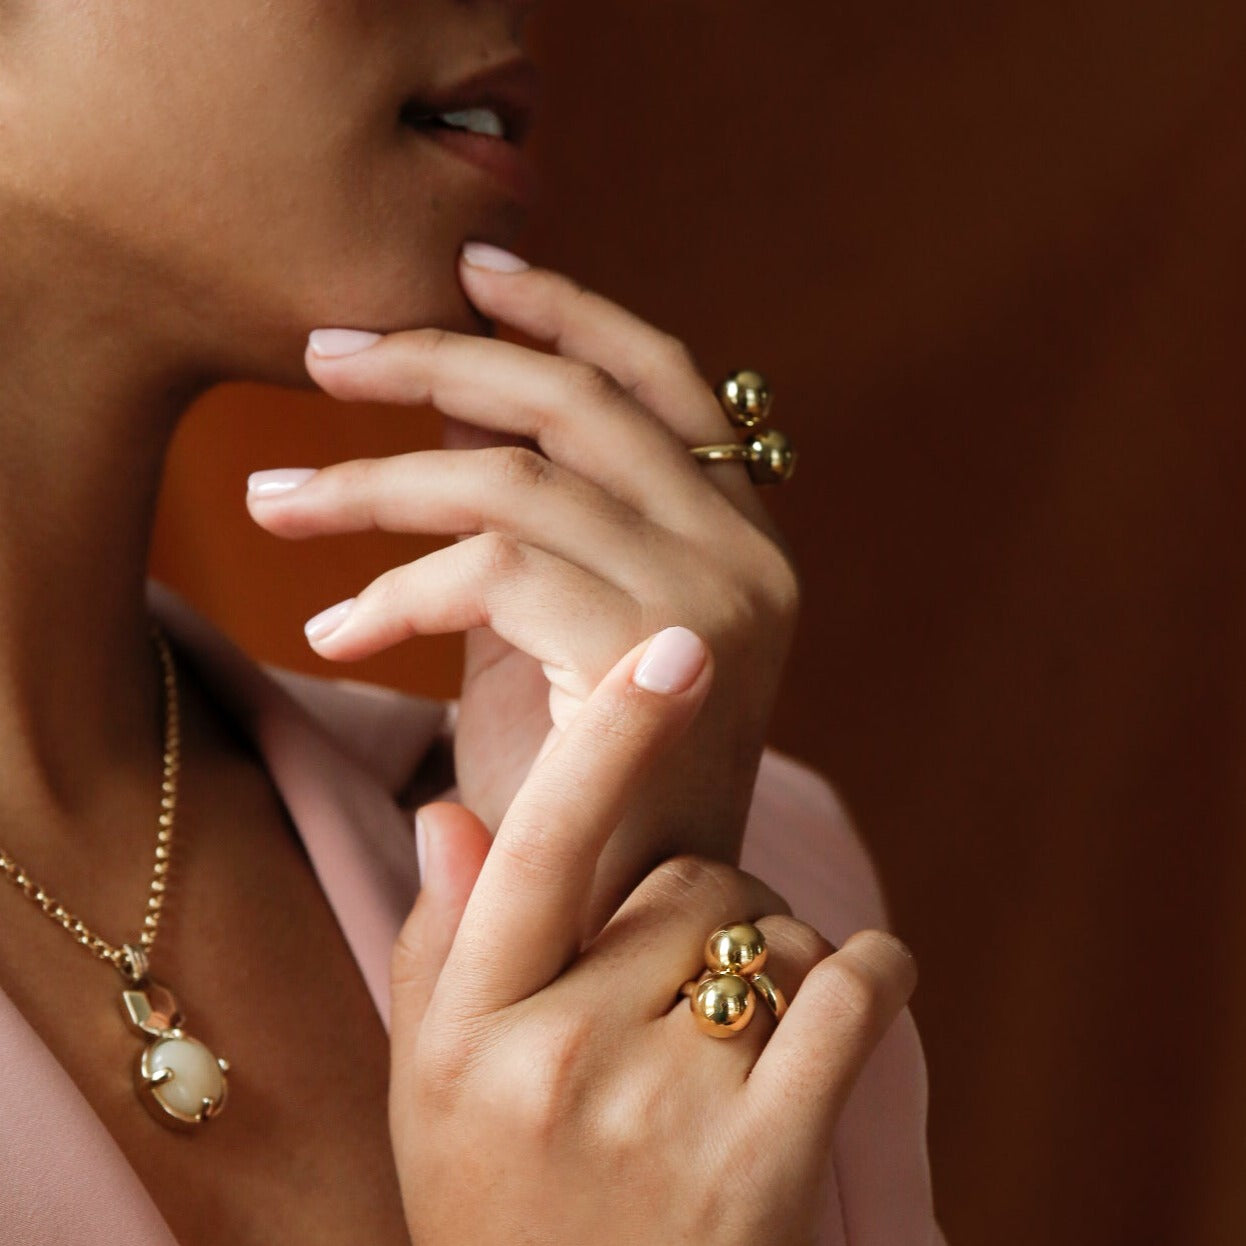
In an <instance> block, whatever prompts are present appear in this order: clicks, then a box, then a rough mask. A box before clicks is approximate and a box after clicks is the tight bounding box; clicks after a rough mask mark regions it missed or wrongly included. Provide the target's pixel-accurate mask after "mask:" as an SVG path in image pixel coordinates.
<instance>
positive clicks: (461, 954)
mask: <svg viewBox="0 0 1246 1246" xmlns="http://www.w3.org/2000/svg"><path fill="white" fill-rule="evenodd" d="M663 639H670V640H672V641H673V643H674V661H673V662H672V663H669V664H667V665H666V667H665V669H662V663H661V661H658V662H656V667H657V669H655V663H651V664H650V665H649V666H648V667H647V668H646V669H647V672H648V674H649V675H651V676H653V675H656V676H657V677H658V678H657V680H656V681H655V682H656V683H657V684H658V686H665V687H667V688H669V689H670V691H669V693H667V694H665V695H663V694H656V693H654V692H652V691H646V690H645V689H644V688H643V687H640V686H638V685H637V683H636V682H634V678H633V672H634V670H636V669H638V667H637V661H638V658H640V656H641V652H642V649H643V646H638V647H637V648H636V649H635V650H633V651H632V652H631V653H629V654H628V655H627V656H626V657H625V658H623V659H622V660H621V661H620V662H618V664H617V665H615V666H614V667H613V669H612V670H610V672H609V673H608V674H607V676H606V678H605V679H604V680H603V681H602V683H601V685H600V686H599V687H598V688H597V689H596V690H595V691H594V692H593V694H592V695H591V697H590V698H589V699H588V701H587V703H586V704H585V705H584V706H583V707H582V709H581V710H580V711H579V712H578V713H577V714H576V716H575V717H574V719H573V720H571V721H570V722H569V723H568V724H567V726H566V728H565V731H564V733H563V734H562V736H561V738H560V739H558V740H557V741H556V743H555V745H554V746H553V748H552V750H551V751H550V752H549V753H548V754H547V755H546V756H544V757H543V758H541V759H540V760H539V761H538V762H537V764H536V765H535V766H534V767H533V769H532V771H531V773H530V774H529V776H528V778H527V780H526V781H525V782H524V784H523V785H522V787H521V789H520V791H519V793H518V794H517V796H516V798H515V801H514V803H513V804H512V805H511V808H510V809H509V811H508V812H507V814H506V816H505V818H504V819H503V822H502V825H501V828H500V829H499V831H498V833H497V837H496V840H495V841H494V842H493V845H492V847H491V848H490V840H489V832H488V830H487V829H486V828H485V827H484V825H483V824H482V823H481V822H480V821H479V820H478V819H476V818H475V817H474V816H473V815H472V814H470V813H469V812H468V811H467V810H466V809H462V808H460V807H458V806H454V805H434V806H429V807H427V808H426V809H425V810H424V811H423V819H422V832H421V833H422V837H423V839H424V848H423V853H424V856H425V865H426V871H425V873H426V877H425V882H424V886H423V888H422V889H421V892H420V895H419V899H418V900H417V902H416V906H415V908H414V910H413V911H412V914H411V916H410V918H409V919H408V921H407V923H406V925H405V927H404V929H403V932H402V934H401V936H400V938H399V941H398V944H397V946H396V948H395V952H394V959H393V1029H392V1044H393V1067H392V1077H391V1090H390V1124H391V1132H392V1137H393V1142H394V1151H395V1157H396V1161H397V1169H398V1174H399V1178H400V1181H401V1185H402V1191H403V1200H404V1206H405V1209H406V1216H407V1222H408V1226H409V1228H410V1231H411V1236H412V1240H413V1241H416V1242H419V1243H421V1244H422V1246H484V1244H486V1243H502V1242H506V1243H536V1242H540V1243H542V1244H543V1246H584V1244H585V1243H589V1242H591V1243H594V1246H615V1244H617V1246H624V1244H626V1246H636V1244H637V1243H651V1242H653V1243H658V1242H660V1243H663V1244H664V1246H680V1244H686V1246H691V1244H693V1243H695V1244H696V1246H702V1244H703V1243H706V1242H712V1243H714V1246H802V1244H810V1243H813V1242H815V1241H816V1240H817V1234H818V1226H819V1223H820V1219H821V1215H822V1211H823V1208H822V1199H821V1193H822V1187H823V1182H824V1180H825V1177H826V1170H827V1160H828V1156H829V1153H830V1138H831V1131H832V1128H833V1126H834V1124H835V1121H836V1118H837V1116H838V1113H839V1111H840V1108H841V1106H842V1105H843V1103H844V1101H845V1099H846V1097H847V1095H848V1092H849V1090H850V1089H851V1087H852V1085H853V1083H854V1081H855V1078H856V1075H857V1073H858V1071H859V1069H860V1068H861V1066H862V1064H863V1063H864V1061H865V1059H866V1057H867V1056H868V1054H869V1053H870V1051H871V1050H872V1049H873V1048H874V1046H875V1045H876V1044H877V1042H878V1041H879V1039H880V1038H881V1037H882V1035H883V1034H884V1033H885V1031H886V1030H887V1028H888V1026H889V1025H890V1024H891V1022H892V1020H893V1019H894V1017H895V1015H896V1014H897V1012H898V1011H899V1010H900V1009H901V1008H902V1007H903V1005H904V1003H905V1001H906V1000H907V998H908V996H909V994H910V992H911V990H912V987H913V982H914V968H913V963H912V960H911V958H910V957H909V956H908V955H907V953H906V952H905V951H904V949H903V948H902V947H901V946H900V945H898V944H897V943H896V941H895V940H894V939H892V938H891V937H890V936H887V935H880V934H873V933H870V934H863V935H857V936H854V937H853V938H852V939H851V940H849V941H848V943H846V944H845V946H844V948H843V949H842V950H841V951H840V952H838V953H834V954H832V949H831V948H830V947H829V946H828V945H827V944H826V943H825V942H824V941H823V940H822V939H821V938H820V937H819V936H818V935H817V933H816V932H814V931H813V930H811V929H810V928H809V927H807V926H805V925H804V924H803V923H801V922H798V921H796V920H795V919H793V918H792V917H791V916H790V915H788V914H787V912H786V906H785V905H784V903H783V901H782V900H781V899H780V898H779V897H778V896H776V895H774V894H773V893H772V892H771V891H769V889H768V888H766V887H765V886H764V885H763V884H762V883H761V882H759V881H758V880H756V879H755V878H752V877H751V876H749V875H747V874H744V873H742V872H740V871H739V870H737V869H735V868H733V867H731V866H728V865H725V864H722V863H718V862H709V861H705V860H703V859H698V858H695V857H686V856H685V857H678V858H675V859H672V860H670V861H667V862H665V863H664V864H662V865H660V866H659V867H658V868H657V869H655V870H654V871H653V872H652V873H651V874H649V876H648V877H647V878H645V879H644V880H643V882H642V883H641V884H640V886H639V887H637V888H636V890H635V891H634V892H633V893H632V894H631V896H630V897H629V898H628V899H627V900H626V902H625V903H624V904H623V906H622V907H621V908H620V909H619V911H618V912H617V913H616V914H615V915H614V916H613V918H612V920H610V922H609V923H608V924H607V925H606V926H605V928H604V930H602V932H601V933H600V934H599V935H598V937H597V938H596V939H595V940H593V941H592V942H591V943H590V944H589V945H588V946H587V947H586V948H584V949H583V950H582V948H581V940H580V930H581V924H582V916H583V909H584V906H585V904H586V899H587V896H588V892H589V885H590V883H591V882H592V879H593V875H594V870H595V868H596V864H597V859H598V856H599V854H600V852H601V849H602V846H603V845H604V844H605V843H606V841H607V840H608V838H609V837H610V835H611V833H612V831H613V830H614V827H615V824H616V821H617V819H618V818H619V816H620V814H621V812H622V811H623V810H624V809H625V808H626V807H627V805H628V804H629V803H630V801H631V799H632V792H633V790H634V788H635V786H636V784H637V783H638V782H639V781H640V780H641V779H642V777H643V774H644V772H645V771H646V770H647V769H649V768H650V767H652V766H653V765H654V764H655V763H656V762H657V760H658V759H659V758H660V757H661V756H662V755H663V754H664V753H665V752H666V751H667V750H668V749H670V748H671V747H672V746H673V744H674V743H675V740H676V738H677V736H678V735H679V734H680V732H681V731H682V730H683V729H684V728H685V726H686V725H687V724H688V722H689V720H690V719H691V718H692V716H693V715H694V714H695V713H696V711H697V709H698V707H699V706H700V705H701V704H702V702H703V701H704V698H705V695H706V692H707V689H708V685H709V683H710V676H711V671H710V663H709V661H705V660H702V658H700V657H699V656H698V653H697V649H696V645H695V640H694V638H691V637H689V636H688V634H687V633H684V632H681V631H679V630H678V629H677V630H676V633H675V635H674V637H669V636H668V637H666V638H659V643H660V642H661V640H663ZM653 652H654V650H652V649H650V650H648V651H646V657H648V656H649V655H651V654H652V653H653ZM702 653H703V651H702ZM642 678H644V676H643V675H642ZM746 918H747V919H754V920H757V921H758V924H759V925H760V926H761V927H762V929H763V930H764V931H765V933H766V936H767V942H768V945H769V949H770V960H769V963H768V966H767V972H770V973H771V975H772V977H773V978H774V979H775V981H776V982H777V983H778V984H779V986H780V987H781V988H782V989H784V990H785V991H786V992H787V993H788V994H789V996H792V999H791V1005H790V1007H789V1009H788V1011H787V1013H786V1015H785V1016H784V1018H783V1020H782V1021H781V1022H780V1023H779V1024H778V1025H777V1026H776V1024H775V1023H774V1021H773V1020H772V1019H771V1017H770V1016H769V1015H768V1014H766V1013H765V1010H764V1006H763V1005H760V1004H759V1005H758V1011H757V1013H756V1014H755V1015H754V1018H753V1020H752V1021H751V1023H750V1024H749V1025H748V1027H747V1028H746V1029H745V1030H743V1031H742V1032H741V1033H739V1034H737V1035H736V1036H734V1037H732V1038H730V1039H725V1040H718V1039H714V1038H711V1037H709V1036H707V1035H705V1034H704V1033H702V1032H701V1031H700V1030H699V1029H698V1028H697V1027H696V1025H695V1023H694V1019H693V1017H692V1016H691V1013H690V1009H689V1007H688V1004H687V1002H686V1000H684V999H683V998H681V996H680V994H679V988H680V984H681V983H682V982H683V981H685V980H686V979H689V978H695V977H697V976H698V974H699V972H700V969H701V968H702V966H703V961H702V960H701V957H702V948H703V944H704V941H705V938H706V936H707V935H708V934H709V932H710V931H711V930H712V929H714V928H715V927H716V926H718V925H719V924H721V923H723V922H724V921H729V920H738V919H746Z"/></svg>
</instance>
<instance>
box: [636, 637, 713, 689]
mask: <svg viewBox="0 0 1246 1246" xmlns="http://www.w3.org/2000/svg"><path fill="white" fill-rule="evenodd" d="M704 665H705V642H704V641H703V640H702V639H701V638H700V636H698V635H697V634H696V632H692V631H689V630H688V629H687V628H686V627H668V628H667V629H666V630H665V631H662V632H659V633H658V634H657V635H656V636H655V637H654V638H653V639H652V640H651V641H650V642H649V647H648V648H647V649H646V650H645V653H644V657H642V658H641V659H640V661H639V662H638V663H637V664H636V670H635V672H634V673H633V675H632V683H634V684H635V685H636V686H637V687H638V688H643V689H644V690H645V691H646V692H660V693H662V694H664V695H666V696H670V695H671V694H673V693H676V692H686V691H687V690H688V689H689V688H691V687H692V685H693V684H694V683H695V682H696V677H697V676H698V675H699V674H700V673H701V668H702V667H703V666H704Z"/></svg>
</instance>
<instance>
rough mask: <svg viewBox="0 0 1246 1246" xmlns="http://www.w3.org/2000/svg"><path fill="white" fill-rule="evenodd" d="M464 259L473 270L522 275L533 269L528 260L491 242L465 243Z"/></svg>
mask: <svg viewBox="0 0 1246 1246" xmlns="http://www.w3.org/2000/svg"><path fill="white" fill-rule="evenodd" d="M463 258H464V259H465V260H466V261H467V262H468V263H469V264H470V265H471V266H472V267H473V268H487V269H488V270H489V271H490V272H493V273H522V272H526V271H527V270H528V269H529V268H531V267H532V266H531V265H530V264H529V263H528V261H527V260H521V259H520V258H519V256H517V255H513V254H511V252H510V251H503V250H502V248H501V247H495V246H494V245H493V244H492V243H489V242H465V243H464V244H463Z"/></svg>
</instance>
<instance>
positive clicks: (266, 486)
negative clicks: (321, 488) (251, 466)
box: [247, 467, 316, 498]
mask: <svg viewBox="0 0 1246 1246" xmlns="http://www.w3.org/2000/svg"><path fill="white" fill-rule="evenodd" d="M315 474H316V469H315V468H314V467H275V468H273V469H272V470H271V471H266V472H252V473H251V474H250V475H249V476H248V477H247V493H248V494H249V495H250V496H251V497H253V498H275V497H277V496H278V495H280V494H282V493H289V492H290V490H291V489H297V488H298V487H299V485H301V484H306V483H307V481H309V480H310V479H311V478H312V477H313V476H314V475H315Z"/></svg>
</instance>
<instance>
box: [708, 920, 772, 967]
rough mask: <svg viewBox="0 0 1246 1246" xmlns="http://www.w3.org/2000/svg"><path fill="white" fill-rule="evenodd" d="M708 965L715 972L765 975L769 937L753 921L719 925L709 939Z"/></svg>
mask: <svg viewBox="0 0 1246 1246" xmlns="http://www.w3.org/2000/svg"><path fill="white" fill-rule="evenodd" d="M705 964H706V966H707V967H708V968H709V969H711V970H713V971H714V972H715V973H749V974H752V973H761V971H762V970H763V969H765V967H766V936H765V935H764V934H762V932H761V931H760V930H758V928H757V927H756V926H754V925H753V923H752V922H732V923H731V924H730V925H729V926H719V928H718V929H717V930H715V931H714V933H713V934H712V935H710V937H709V938H708V939H706V940H705Z"/></svg>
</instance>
